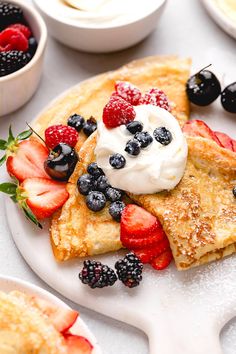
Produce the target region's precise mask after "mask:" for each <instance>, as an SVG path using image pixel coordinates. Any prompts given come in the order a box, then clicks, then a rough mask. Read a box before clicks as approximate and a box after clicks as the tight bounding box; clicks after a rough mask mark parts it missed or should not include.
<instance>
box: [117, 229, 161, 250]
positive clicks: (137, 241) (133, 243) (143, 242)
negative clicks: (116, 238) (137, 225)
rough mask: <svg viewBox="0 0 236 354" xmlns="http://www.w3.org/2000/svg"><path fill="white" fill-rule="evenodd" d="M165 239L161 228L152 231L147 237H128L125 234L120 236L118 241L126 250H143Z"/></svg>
mask: <svg viewBox="0 0 236 354" xmlns="http://www.w3.org/2000/svg"><path fill="white" fill-rule="evenodd" d="M164 237H165V233H164V231H163V229H162V228H158V229H157V230H155V231H153V232H152V233H151V234H149V235H148V237H139V238H134V237H129V236H127V234H121V236H120V240H121V242H122V244H123V246H125V247H126V248H128V249H137V248H138V249H139V248H140V249H143V248H144V247H148V246H154V245H156V244H157V243H158V242H160V241H161V240H162V239H163V238H164Z"/></svg>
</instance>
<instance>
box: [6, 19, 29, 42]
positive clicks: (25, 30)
mask: <svg viewBox="0 0 236 354" xmlns="http://www.w3.org/2000/svg"><path fill="white" fill-rule="evenodd" d="M8 28H13V29H15V30H17V31H19V32H21V33H22V34H23V35H24V36H25V37H26V38H27V39H29V38H30V36H31V34H32V33H31V30H30V29H29V27H28V26H25V25H23V24H22V23H14V24H12V25H10V26H9V27H8Z"/></svg>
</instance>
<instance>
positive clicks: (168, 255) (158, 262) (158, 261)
mask: <svg viewBox="0 0 236 354" xmlns="http://www.w3.org/2000/svg"><path fill="white" fill-rule="evenodd" d="M172 258H173V256H172V252H171V249H170V248H169V249H168V250H166V251H165V252H163V253H162V254H161V255H160V256H157V257H156V258H154V259H153V260H152V261H151V263H150V264H151V266H152V267H153V268H154V269H156V270H163V269H165V268H166V267H168V265H169V264H170V262H171V261H172Z"/></svg>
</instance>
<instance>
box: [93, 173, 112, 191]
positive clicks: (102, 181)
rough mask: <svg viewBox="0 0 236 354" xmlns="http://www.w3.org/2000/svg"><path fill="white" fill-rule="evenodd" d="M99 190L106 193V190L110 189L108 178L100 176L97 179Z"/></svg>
mask: <svg viewBox="0 0 236 354" xmlns="http://www.w3.org/2000/svg"><path fill="white" fill-rule="evenodd" d="M96 187H97V190H98V191H100V192H105V190H106V189H107V188H108V187H110V183H109V181H108V178H107V177H106V176H100V177H98V179H97V183H96Z"/></svg>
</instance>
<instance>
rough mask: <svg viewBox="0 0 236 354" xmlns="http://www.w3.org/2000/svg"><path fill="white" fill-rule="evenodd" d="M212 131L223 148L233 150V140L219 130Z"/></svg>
mask: <svg viewBox="0 0 236 354" xmlns="http://www.w3.org/2000/svg"><path fill="white" fill-rule="evenodd" d="M214 133H215V135H216V136H217V138H218V139H219V141H220V143H221V145H222V146H223V147H224V148H226V149H228V150H231V151H234V148H233V141H232V139H231V138H230V137H229V136H228V135H227V134H225V133H221V132H214Z"/></svg>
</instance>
